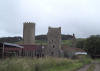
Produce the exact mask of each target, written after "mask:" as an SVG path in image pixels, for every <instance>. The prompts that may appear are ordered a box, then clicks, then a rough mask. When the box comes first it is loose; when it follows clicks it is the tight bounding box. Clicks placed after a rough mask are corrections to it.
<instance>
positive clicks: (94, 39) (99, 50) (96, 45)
mask: <svg viewBox="0 0 100 71" xmlns="http://www.w3.org/2000/svg"><path fill="white" fill-rule="evenodd" d="M85 50H86V51H87V52H88V53H89V54H90V55H91V56H96V55H100V35H95V36H91V37H89V38H87V39H86V41H85Z"/></svg>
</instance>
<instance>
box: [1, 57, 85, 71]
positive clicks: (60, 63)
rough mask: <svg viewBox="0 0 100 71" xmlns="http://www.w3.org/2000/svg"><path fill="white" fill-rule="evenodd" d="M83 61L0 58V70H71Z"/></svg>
mask: <svg viewBox="0 0 100 71" xmlns="http://www.w3.org/2000/svg"><path fill="white" fill-rule="evenodd" d="M83 65H84V61H83V62H82V61H80V60H71V59H66V58H51V57H49V58H40V59H36V58H34V59H33V58H8V59H5V60H0V71H73V70H76V69H78V68H80V67H82V66H83Z"/></svg>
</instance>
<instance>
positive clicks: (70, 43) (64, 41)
mask: <svg viewBox="0 0 100 71" xmlns="http://www.w3.org/2000/svg"><path fill="white" fill-rule="evenodd" d="M14 43H15V44H23V41H18V42H14ZM35 43H36V44H37V45H41V44H42V45H47V41H42V40H35ZM72 44H73V41H72V40H62V45H67V46H71V45H72Z"/></svg>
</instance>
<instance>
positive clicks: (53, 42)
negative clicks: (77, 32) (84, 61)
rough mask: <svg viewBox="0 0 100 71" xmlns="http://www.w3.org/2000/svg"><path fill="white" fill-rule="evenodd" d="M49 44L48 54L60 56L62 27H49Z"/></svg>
mask: <svg viewBox="0 0 100 71" xmlns="http://www.w3.org/2000/svg"><path fill="white" fill-rule="evenodd" d="M47 38H48V46H47V56H54V57H59V56H60V50H61V27H59V28H51V27H49V29H48V34H47Z"/></svg>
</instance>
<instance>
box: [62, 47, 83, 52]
mask: <svg viewBox="0 0 100 71" xmlns="http://www.w3.org/2000/svg"><path fill="white" fill-rule="evenodd" d="M62 50H68V51H74V52H85V50H83V49H80V48H75V47H69V46H63V47H62Z"/></svg>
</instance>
